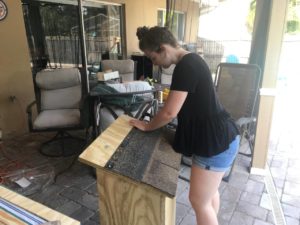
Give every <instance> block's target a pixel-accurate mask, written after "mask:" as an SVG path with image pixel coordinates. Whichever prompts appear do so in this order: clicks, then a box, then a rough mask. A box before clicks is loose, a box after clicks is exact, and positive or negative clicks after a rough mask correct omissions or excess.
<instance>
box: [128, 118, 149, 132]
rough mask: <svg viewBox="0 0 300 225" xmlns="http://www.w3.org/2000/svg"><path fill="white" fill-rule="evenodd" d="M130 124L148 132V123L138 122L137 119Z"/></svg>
mask: <svg viewBox="0 0 300 225" xmlns="http://www.w3.org/2000/svg"><path fill="white" fill-rule="evenodd" d="M129 124H130V125H131V126H134V127H136V128H138V129H139V130H142V131H147V130H148V123H147V122H145V121H141V120H137V119H132V120H130V121H129Z"/></svg>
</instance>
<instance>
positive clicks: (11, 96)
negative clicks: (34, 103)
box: [9, 95, 17, 102]
mask: <svg viewBox="0 0 300 225" xmlns="http://www.w3.org/2000/svg"><path fill="white" fill-rule="evenodd" d="M16 98H17V97H16V96H15V95H10V96H9V101H11V102H14V101H15V100H16Z"/></svg>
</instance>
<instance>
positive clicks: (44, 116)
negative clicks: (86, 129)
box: [33, 109, 80, 130]
mask: <svg viewBox="0 0 300 225" xmlns="http://www.w3.org/2000/svg"><path fill="white" fill-rule="evenodd" d="M77 125H80V111H79V110H78V109H59V110H45V111H42V112H41V113H40V114H39V115H38V116H37V118H36V119H35V121H34V123H33V127H34V128H35V129H40V130H43V129H49V128H66V127H74V126H77Z"/></svg>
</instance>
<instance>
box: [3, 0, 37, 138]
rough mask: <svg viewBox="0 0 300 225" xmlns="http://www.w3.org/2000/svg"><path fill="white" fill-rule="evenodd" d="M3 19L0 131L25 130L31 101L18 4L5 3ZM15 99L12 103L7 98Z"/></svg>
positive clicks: (20, 9)
mask: <svg viewBox="0 0 300 225" xmlns="http://www.w3.org/2000/svg"><path fill="white" fill-rule="evenodd" d="M5 3H6V5H7V8H8V15H7V17H6V18H5V19H4V20H2V21H0V30H1V35H0V40H1V41H0V52H1V54H0V129H2V131H3V135H5V133H6V132H10V131H18V132H22V131H24V130H26V127H27V125H26V113H25V110H26V109H25V107H26V105H27V104H29V103H30V102H31V101H33V100H34V92H33V83H32V75H31V69H30V59H29V51H28V45H27V39H26V32H25V26H24V20H23V12H22V6H21V1H10V0H5ZM10 96H15V97H16V99H15V100H14V101H10V100H9V97H10Z"/></svg>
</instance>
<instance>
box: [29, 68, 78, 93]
mask: <svg viewBox="0 0 300 225" xmlns="http://www.w3.org/2000/svg"><path fill="white" fill-rule="evenodd" d="M35 79H36V84H37V86H38V87H39V88H40V89H46V90H53V89H61V88H67V87H72V86H76V85H80V83H81V77H80V73H79V70H78V69H77V68H62V69H53V70H42V71H40V72H38V73H37V75H36V78H35Z"/></svg>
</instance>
